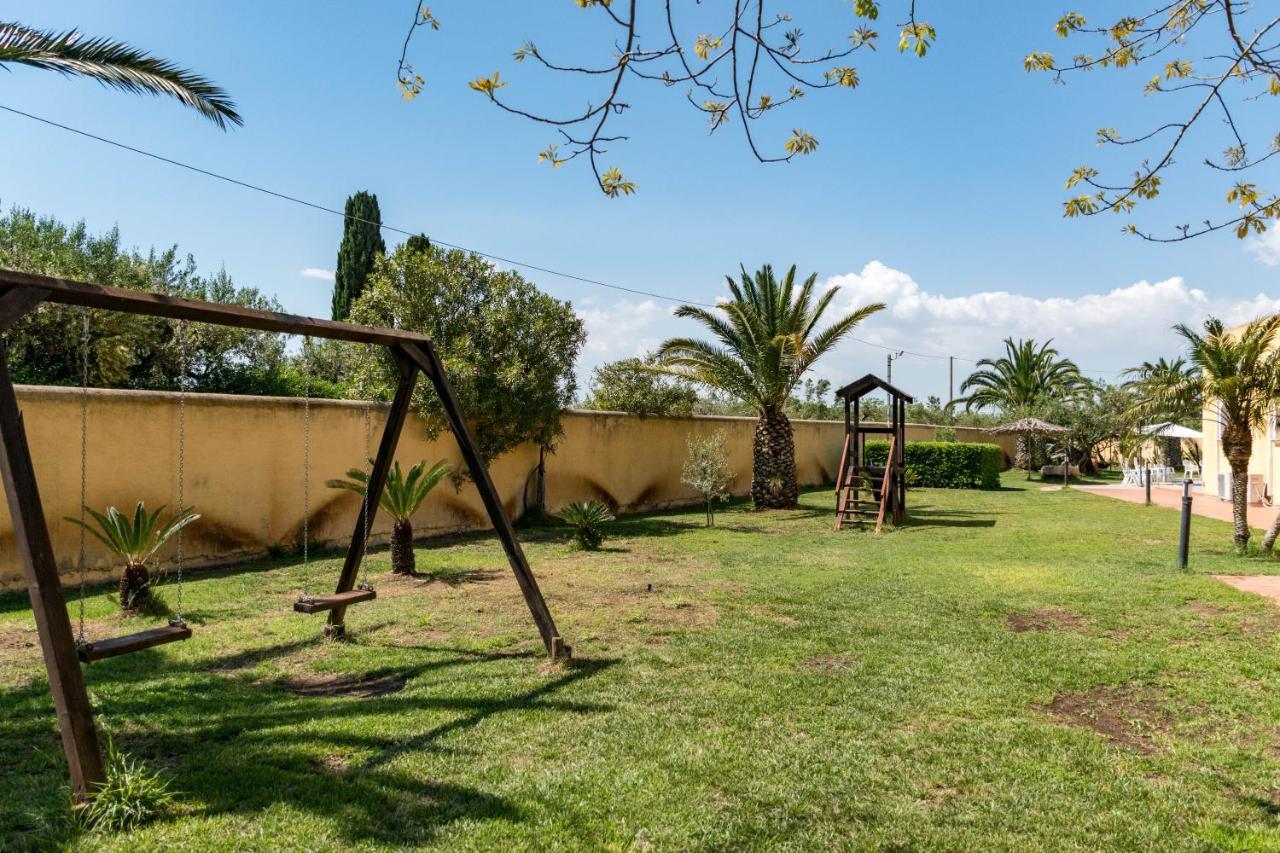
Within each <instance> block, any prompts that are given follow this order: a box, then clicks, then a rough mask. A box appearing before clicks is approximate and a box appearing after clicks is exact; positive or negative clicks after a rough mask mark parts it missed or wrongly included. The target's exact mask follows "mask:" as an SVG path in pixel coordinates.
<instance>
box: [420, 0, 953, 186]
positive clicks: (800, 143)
mask: <svg viewBox="0 0 1280 853" xmlns="http://www.w3.org/2000/svg"><path fill="white" fill-rule="evenodd" d="M574 2H575V3H576V4H577V5H578V6H579V7H580V8H582V9H584V10H587V11H591V12H594V13H596V14H600V15H603V16H605V18H606V20H607V23H608V24H609V26H610V28H611V29H614V30H615V31H616V37H615V39H614V41H613V44H612V45H611V46H610V53H609V57H608V59H607V60H602V61H598V62H597V63H596V64H590V63H582V62H578V61H561V60H559V59H558V58H554V57H550V56H548V55H547V54H545V53H544V52H543V51H542V50H540V49H539V48H538V46H537V45H536V44H534V43H533V42H525V43H524V44H523V45H521V46H520V47H519V48H518V49H516V51H515V52H514V53H513V54H512V59H513V60H514V61H515V62H518V63H529V64H534V65H537V66H539V67H540V68H541V69H542V70H544V71H549V72H553V73H558V74H572V75H579V76H582V77H584V78H588V79H598V80H599V81H600V97H598V98H597V99H595V100H593V101H592V102H591V103H590V104H588V105H587V106H586V107H585V108H583V109H580V110H575V111H570V112H566V113H564V114H563V115H552V114H547V113H542V112H534V111H531V110H528V109H525V108H523V107H521V106H519V105H518V102H517V101H515V100H513V99H510V98H509V97H508V96H507V95H506V94H505V93H501V92H500V90H502V89H504V88H506V87H507V85H508V81H506V80H503V79H502V77H501V72H499V71H495V72H493V74H491V75H485V76H481V77H478V78H476V79H475V80H473V81H472V82H471V83H470V86H471V88H472V89H473V90H475V91H477V92H480V93H481V94H483V95H485V96H486V97H488V98H489V100H490V101H491V102H492V103H493V104H494V105H495V106H497V107H498V108H499V109H502V110H505V111H507V112H509V113H512V114H514V115H517V116H520V117H522V118H525V119H529V120H531V121H534V122H537V123H539V124H545V125H548V126H549V127H551V128H554V130H555V132H556V134H558V139H557V140H556V141H555V142H553V143H551V144H549V145H548V146H547V147H546V148H545V149H543V151H542V152H541V153H540V154H539V155H538V157H539V159H540V160H541V161H542V162H544V163H547V164H548V165H550V166H551V167H552V168H558V167H560V166H563V165H564V164H565V163H568V162H570V161H572V160H575V159H578V158H580V157H583V158H585V159H586V160H587V161H588V162H589V163H590V165H591V170H592V173H593V174H594V175H595V178H596V183H597V184H598V185H599V187H600V190H601V192H603V193H604V194H605V195H607V196H610V197H618V196H624V195H631V194H632V193H634V192H635V191H636V183H635V182H634V181H632V180H630V179H628V178H627V177H625V176H624V175H623V173H622V170H621V169H620V168H619V167H618V166H616V165H608V166H606V165H605V164H604V163H602V162H601V159H602V158H603V156H604V155H606V154H607V153H608V150H609V146H610V145H611V144H613V143H617V142H622V141H624V140H626V139H628V138H629V137H628V136H627V135H625V134H622V133H617V132H614V131H613V130H611V127H612V125H613V123H614V122H616V121H618V119H619V118H620V117H622V116H624V115H626V114H627V112H628V111H629V110H630V109H631V104H630V103H629V102H628V100H627V99H626V92H627V91H628V90H629V89H628V87H629V86H632V85H635V84H637V83H640V82H648V83H658V84H660V85H662V86H663V87H667V88H677V87H679V88H682V89H683V90H684V95H685V98H686V100H687V101H688V103H689V104H690V106H691V107H692V108H693V109H694V110H695V111H697V112H699V113H701V114H702V115H703V117H704V118H705V119H706V121H707V124H708V126H709V132H711V133H715V132H716V131H717V130H719V129H720V128H722V127H725V126H728V125H732V124H737V126H738V127H740V128H741V130H742V134H743V138H744V141H745V142H746V144H747V147H748V148H749V149H750V150H751V153H752V155H753V156H754V157H755V158H756V159H757V160H759V161H760V162H762V163H785V162H788V161H790V160H793V159H795V158H796V157H800V156H804V155H808V154H811V153H813V152H814V151H816V150H817V148H818V139H817V137H815V136H814V135H813V134H812V133H810V132H808V131H806V130H803V129H801V128H793V129H792V130H791V133H790V136H787V137H785V138H782V139H779V140H777V142H776V145H775V146H770V145H768V144H766V143H765V141H764V140H763V139H762V138H761V136H760V134H762V131H761V130H758V129H757V128H756V125H757V124H758V123H759V122H760V121H761V120H762V119H763V118H765V117H766V116H769V115H771V114H773V113H775V112H776V111H777V110H779V109H781V108H783V107H785V106H787V105H790V104H794V103H795V102H797V101H799V100H801V99H802V98H804V97H805V95H806V94H807V93H809V92H812V91H817V90H823V89H837V88H844V89H855V88H857V87H858V85H859V83H860V82H861V79H860V77H859V74H858V69H857V68H856V67H854V66H853V65H850V64H848V61H847V60H848V58H849V57H850V56H851V55H853V54H854V53H856V52H858V51H860V50H862V49H864V48H866V49H871V50H874V49H875V47H876V42H877V40H878V38H879V34H878V33H877V32H876V31H875V30H873V29H872V28H871V26H870V24H871V23H872V22H874V21H875V20H877V19H878V18H879V17H880V5H881V4H880V2H879V0H852V12H853V16H852V18H853V20H852V21H851V24H852V25H853V28H852V30H851V31H850V32H849V33H848V34H847V35H846V36H845V37H844V38H843V39H842V40H841V41H840V42H838V43H835V44H829V45H825V46H819V47H818V48H817V49H815V50H813V51H809V50H807V49H806V48H807V42H806V37H805V33H804V31H803V30H801V29H800V27H798V26H795V22H794V21H793V19H792V17H791V15H789V14H787V13H785V12H781V11H771V10H770V9H769V8H768V7H770V6H771V5H772V4H770V3H769V2H768V0H732V2H730V0H719V5H718V12H717V14H718V15H719V16H720V17H719V20H720V21H721V23H720V25H719V26H718V27H716V28H713V29H712V30H711V31H709V32H696V31H695V30H693V29H689V28H687V27H686V21H687V19H688V17H690V16H689V15H686V14H684V13H683V12H682V11H681V10H680V9H679V6H680V4H678V3H676V2H673V0H664V2H662V3H640V2H638V0H574ZM699 5H700V6H702V7H703V9H702V10H700V11H699V13H698V14H699V15H700V16H704V17H705V16H706V15H707V12H706V11H705V7H707V6H713V5H715V4H713V3H710V2H708V3H701V4H699ZM904 6H905V7H906V15H907V20H906V21H905V22H903V23H902V24H900V25H899V28H900V34H899V41H898V49H899V51H901V52H904V53H906V52H910V53H912V54H913V55H915V56H920V57H923V56H925V54H926V53H927V52H928V50H929V48H930V47H931V46H932V44H933V43H934V41H935V40H936V38H937V32H936V31H935V29H934V28H933V27H932V26H931V25H930V24H929V23H928V22H927V21H924V20H920V19H918V18H917V16H916V8H915V3H914V2H909V3H906V4H904ZM427 25H430V26H431V28H433V29H436V28H438V27H439V22H438V21H437V20H436V19H435V17H434V16H433V15H431V13H430V11H429V10H427V9H426V7H424V6H421V5H418V6H417V8H416V11H415V17H414V23H413V25H412V26H411V27H410V29H409V32H408V34H407V36H406V39H405V49H404V51H403V52H402V54H401V60H400V70H399V83H400V86H401V89H402V91H403V92H404V94H405V97H407V98H412V97H415V96H416V95H418V94H419V93H420V92H421V91H422V83H423V81H422V78H421V77H420V76H419V75H418V74H417V73H416V72H415V71H414V70H413V68H412V66H410V65H408V64H407V59H406V57H407V55H408V46H409V44H410V41H411V40H412V38H413V35H414V33H415V32H416V31H417V30H419V29H420V28H422V27H424V26H427ZM642 32H643V33H645V34H652V35H651V37H650V36H646V37H643V38H642V35H641V34H642Z"/></svg>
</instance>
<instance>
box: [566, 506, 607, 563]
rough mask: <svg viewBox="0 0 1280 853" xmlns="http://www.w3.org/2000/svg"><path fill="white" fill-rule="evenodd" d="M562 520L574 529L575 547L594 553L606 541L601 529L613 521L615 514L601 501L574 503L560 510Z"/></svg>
mask: <svg viewBox="0 0 1280 853" xmlns="http://www.w3.org/2000/svg"><path fill="white" fill-rule="evenodd" d="M560 520H561V521H563V522H564V523H565V524H567V525H569V526H570V527H572V528H574V531H573V538H574V546H575V547H577V548H580V549H581V550H583V551H594V550H596V549H597V548H599V547H600V543H601V542H603V541H604V531H602V530H601V529H600V528H601V527H602V526H604V525H605V524H607V523H608V522H610V521H613V513H611V512H609V508H608V507H607V506H605V505H604V504H602V503H600V501H574V502H573V503H571V504H569V505H568V506H567V507H565V508H564V509H562V510H560Z"/></svg>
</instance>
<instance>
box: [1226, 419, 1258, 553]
mask: <svg viewBox="0 0 1280 853" xmlns="http://www.w3.org/2000/svg"><path fill="white" fill-rule="evenodd" d="M1222 454H1223V455H1224V456H1226V457H1227V464H1228V465H1230V466H1231V519H1232V522H1233V523H1234V526H1235V532H1234V535H1233V537H1232V538H1233V539H1234V541H1235V548H1236V553H1237V554H1243V553H1244V552H1245V549H1246V548H1247V547H1248V545H1249V457H1250V456H1252V455H1253V435H1252V434H1251V432H1250V430H1249V427H1248V426H1244V427H1238V426H1235V425H1234V424H1231V425H1226V426H1224V427H1223V430H1222Z"/></svg>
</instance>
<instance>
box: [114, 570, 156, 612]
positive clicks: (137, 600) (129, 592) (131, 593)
mask: <svg viewBox="0 0 1280 853" xmlns="http://www.w3.org/2000/svg"><path fill="white" fill-rule="evenodd" d="M150 586H151V575H150V574H148V573H147V567H146V566H144V565H142V564H141V563H129V564H127V565H126V566H125V567H124V571H123V572H121V573H120V607H121V608H123V609H124V610H127V611H130V612H132V611H134V610H137V609H138V605H139V604H141V603H142V601H143V600H144V599H145V598H146V597H147V594H148V589H149V588H150Z"/></svg>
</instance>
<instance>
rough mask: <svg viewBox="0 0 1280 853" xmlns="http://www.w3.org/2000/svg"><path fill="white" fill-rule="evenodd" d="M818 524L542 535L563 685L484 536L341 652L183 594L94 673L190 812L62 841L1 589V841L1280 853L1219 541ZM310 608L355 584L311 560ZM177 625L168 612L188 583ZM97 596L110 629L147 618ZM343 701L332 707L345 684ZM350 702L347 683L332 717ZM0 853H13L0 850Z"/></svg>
mask: <svg viewBox="0 0 1280 853" xmlns="http://www.w3.org/2000/svg"><path fill="white" fill-rule="evenodd" d="M1004 482H1005V488H1003V489H1002V490H1000V491H994V492H945V491H932V490H919V491H914V492H912V493H911V494H910V495H909V502H910V508H911V511H912V520H911V523H910V524H909V525H908V526H907V527H905V528H903V529H901V530H896V531H891V532H888V533H886V534H885V535H882V536H879V537H876V536H873V535H870V534H864V533H859V532H849V531H846V532H842V533H839V534H836V533H833V532H832V531H831V521H832V519H831V507H832V505H833V498H832V495H831V493H830V492H829V491H821V492H810V493H808V494H806V495H805V496H804V499H803V508H802V509H801V510H800V511H796V512H789V513H760V514H755V513H751V512H749V511H746V508H745V507H744V506H742V505H740V504H735V505H734V506H733V507H732V508H731V509H730V510H729V511H726V512H723V513H722V514H721V515H720V516H719V520H720V526H719V527H718V528H716V529H714V530H706V529H703V528H701V527H700V526H699V525H700V522H701V517H702V516H701V512H700V511H699V510H697V509H693V510H689V511H687V512H685V511H673V512H667V513H660V514H654V515H647V516H639V517H630V518H625V519H622V520H620V521H618V522H617V523H615V524H614V525H612V527H611V536H610V538H609V539H608V540H607V542H606V548H607V550H605V551H602V552H599V553H594V554H582V553H575V552H572V551H570V550H569V549H568V547H567V541H568V539H567V535H565V534H564V533H563V532H561V531H557V530H538V531H532V532H526V533H525V538H526V540H527V541H528V543H529V544H528V551H529V557H530V560H531V562H532V564H533V566H534V569H535V571H536V572H537V574H538V575H539V577H540V579H541V581H542V584H543V589H544V591H545V592H546V595H547V598H548V601H549V603H550V606H551V609H552V611H553V613H554V614H555V616H556V619H557V621H558V623H559V625H560V629H561V632H562V633H563V634H564V636H565V637H566V638H567V640H568V641H569V642H571V643H572V644H573V646H574V650H575V658H576V660H575V662H574V663H573V664H572V665H570V666H566V667H555V666H551V665H549V664H547V663H546V662H545V659H544V655H543V653H542V649H541V646H540V644H539V643H538V642H537V639H536V637H537V635H536V632H535V630H534V628H533V625H532V623H531V621H530V619H529V617H528V613H527V611H526V610H525V609H524V605H523V602H522V600H521V599H520V596H519V593H518V591H517V590H516V587H515V584H514V581H512V580H511V578H510V575H509V573H508V571H507V569H506V566H505V562H504V560H503V558H502V553H501V549H500V547H499V546H498V544H497V542H496V541H495V540H490V539H488V538H484V537H474V538H463V539H453V540H447V541H441V542H433V543H431V544H429V545H426V546H424V547H422V548H421V549H420V550H419V552H418V559H419V568H420V569H422V570H424V571H429V572H430V574H429V575H428V576H425V577H423V578H421V579H416V580H397V579H393V578H391V577H389V576H387V575H385V574H382V573H383V572H385V571H386V555H385V553H379V554H377V555H374V564H373V568H374V572H375V576H374V580H375V581H376V582H377V586H378V590H379V594H378V600H377V601H375V602H371V603H368V604H364V605H360V606H359V607H356V608H353V609H352V611H351V613H350V615H349V617H348V620H349V622H348V624H349V626H350V628H351V629H352V631H353V637H352V640H351V641H350V642H347V643H329V642H323V641H321V640H319V639H318V635H319V632H320V627H321V624H322V618H323V617H318V616H317V617H305V616H301V615H296V614H294V613H292V612H291V610H290V605H291V602H292V600H293V598H294V596H295V594H296V592H297V590H298V589H299V587H300V585H301V579H302V575H303V572H302V568H301V567H300V566H299V565H297V563H296V562H276V563H267V564H262V565H259V566H256V567H251V568H245V569H237V570H227V571H221V572H214V573H205V574H203V575H201V577H200V579H199V580H196V581H194V582H189V583H188V585H187V589H186V599H187V605H188V609H189V613H188V619H189V621H190V622H191V623H192V624H193V626H194V627H195V629H196V635H195V637H194V638H193V639H192V640H190V641H188V642H186V643H181V644H177V645H171V646H166V647H164V648H163V649H157V650H153V651H149V652H144V653H140V654H136V655H132V656H129V657H125V658H117V659H115V660H112V661H108V662H103V663H98V664H94V665H93V666H92V667H91V668H90V669H89V670H88V680H89V684H90V688H91V690H92V693H93V697H94V701H95V703H96V706H97V708H98V709H99V711H100V713H101V715H102V716H101V720H102V725H103V727H104V728H105V729H107V730H109V731H110V732H111V733H112V735H113V737H114V740H115V743H116V744H117V746H119V747H121V748H123V749H125V750H127V751H129V752H131V753H132V754H134V755H135V756H138V757H140V758H142V759H143V760H145V761H146V762H147V763H148V764H149V765H150V766H152V767H157V768H163V769H164V770H165V772H166V773H167V775H168V776H169V777H170V778H171V780H172V781H173V785H174V788H175V789H176V790H177V791H178V794H179V796H178V801H177V804H176V806H175V807H174V809H173V810H172V811H171V813H170V814H169V815H168V816H167V817H166V818H164V819H162V820H160V821H158V822H155V823H152V824H150V825H148V826H146V827H144V828H142V829H140V830H137V831H136V832H134V833H133V834H132V835H119V834H110V833H105V832H91V833H87V834H82V835H78V836H77V835H73V834H71V832H70V830H69V829H68V827H67V824H66V821H65V819H64V818H62V817H61V815H63V814H65V812H66V806H67V802H68V788H67V786H66V782H65V770H64V767H63V759H62V755H61V751H60V747H59V741H58V737H57V731H56V727H55V722H54V717H53V712H52V702H51V700H50V698H49V694H48V691H47V686H46V684H45V680H44V673H43V668H42V665H41V663H40V659H39V652H38V649H37V648H35V647H34V645H33V644H34V641H35V633H34V626H33V623H32V620H31V616H30V612H29V611H28V610H27V609H26V598H25V595H23V596H10V597H7V598H5V599H2V600H0V771H2V772H0V838H3V839H5V841H7V843H8V845H10V846H13V847H18V848H21V847H23V846H41V845H44V846H56V845H60V844H65V845H66V846H69V847H77V848H82V849H118V850H140V849H201V850H203V849H211V848H214V849H227V850H232V849H234V850H281V849H340V848H341V849H349V848H353V847H354V848H360V849H396V848H404V847H413V846H418V845H422V846H435V847H442V848H449V849H459V848H463V849H466V848H497V847H502V848H515V849H526V848H539V849H542V848H548V847H561V848H593V849H595V848H605V849H651V848H659V849H691V848H712V849H727V848H731V849H738V848H757V849H760V848H774V847H779V846H784V847H793V848H831V847H837V848H844V847H852V848H865V847H898V848H948V849H1018V850H1023V849H1088V850H1094V849H1161V850H1171V849H1206V848H1208V849H1221V848H1236V847H1238V848H1241V849H1280V701H1277V694H1278V692H1280V654H1278V653H1280V639H1278V638H1280V611H1277V610H1275V609H1273V607H1272V606H1271V605H1270V604H1268V603H1267V602H1265V601H1264V600H1263V599H1261V598H1258V597H1254V596H1249V595H1246V594H1243V593H1240V592H1237V591H1235V590H1233V589H1231V588H1229V587H1227V586H1225V585H1223V584H1220V583H1218V582H1217V581H1215V580H1213V579H1212V578H1210V577H1208V576H1207V575H1208V574H1210V573H1213V572H1230V573H1248V572H1256V573H1269V572H1273V571H1274V572H1277V573H1280V564H1278V563H1276V562H1273V561H1271V560H1264V559H1259V558H1252V559H1245V560H1238V559H1236V558H1234V557H1232V556H1230V554H1229V552H1230V546H1231V542H1230V532H1229V528H1228V526H1227V525H1226V524H1225V523H1222V522H1217V521H1213V520H1209V519H1203V518H1196V519H1195V522H1194V529H1193V537H1194V541H1193V553H1192V565H1193V569H1194V571H1193V572H1192V573H1180V572H1178V571H1177V570H1176V569H1175V568H1174V549H1175V543H1176V536H1177V515H1176V514H1175V513H1174V512H1172V511H1169V510H1164V509H1159V508H1146V507H1142V506H1137V505H1131V504H1125V503H1121V502H1118V501H1113V500H1110V499H1107V498H1103V497H1098V496H1092V495H1086V494H1084V493H1081V492H1075V491H1066V492H1056V491H1055V492H1046V491H1041V490H1040V487H1041V483H1040V482H1039V481H1038V480H1037V481H1033V482H1031V483H1027V482H1026V481H1025V480H1024V479H1022V478H1021V476H1019V475H1017V474H1012V475H1007V476H1006V478H1005V481H1004ZM313 570H314V574H315V576H316V578H317V581H316V583H315V585H316V586H318V587H323V586H326V585H329V584H331V583H332V582H333V579H334V578H335V577H336V575H337V570H338V561H337V560H336V559H332V558H327V559H325V560H324V561H323V562H321V563H320V564H318V565H315V566H314V567H313ZM166 595H167V596H168V597H169V599H170V601H172V597H173V591H172V589H171V588H170V589H167V590H166ZM106 596H107V590H105V589H103V590H99V591H96V592H95V593H94V595H93V596H92V598H91V599H90V601H89V603H88V611H89V616H90V623H91V629H92V630H91V633H95V634H96V635H99V636H100V635H105V634H108V633H111V632H113V631H121V630H124V627H123V626H121V625H120V624H119V620H118V618H117V617H115V616H114V615H113V613H112V604H111V602H110V601H109V600H108V599H107V597H106ZM335 694H337V695H335ZM343 694H357V695H343ZM0 846H5V845H4V844H0Z"/></svg>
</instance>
